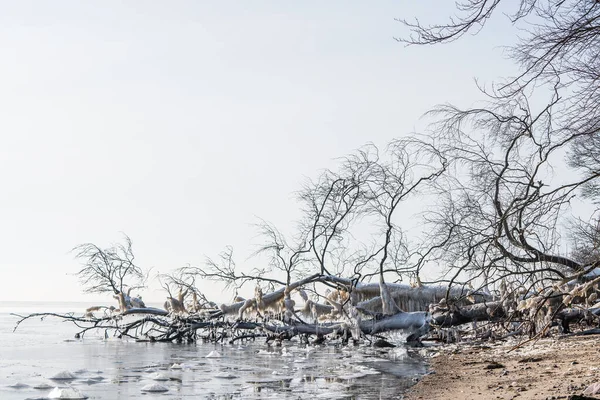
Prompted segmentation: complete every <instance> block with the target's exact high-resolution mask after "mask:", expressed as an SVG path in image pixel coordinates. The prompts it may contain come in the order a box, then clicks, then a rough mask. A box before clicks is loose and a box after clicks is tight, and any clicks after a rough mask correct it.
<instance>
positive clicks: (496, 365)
mask: <svg viewBox="0 0 600 400" xmlns="http://www.w3.org/2000/svg"><path fill="white" fill-rule="evenodd" d="M498 368H505V367H504V365H502V364H500V363H499V362H496V361H492V362H490V363H489V364H488V365H486V366H485V367H483V369H498Z"/></svg>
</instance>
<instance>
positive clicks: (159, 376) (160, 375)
mask: <svg viewBox="0 0 600 400" xmlns="http://www.w3.org/2000/svg"><path fill="white" fill-rule="evenodd" d="M150 378H152V379H153V380H155V381H168V380H169V379H171V377H170V376H169V375H167V374H163V373H161V372H157V373H155V374H152V376H151V377H150Z"/></svg>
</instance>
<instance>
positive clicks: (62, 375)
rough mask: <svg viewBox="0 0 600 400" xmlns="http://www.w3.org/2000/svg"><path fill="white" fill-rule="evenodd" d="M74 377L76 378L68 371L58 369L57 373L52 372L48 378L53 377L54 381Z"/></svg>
mask: <svg viewBox="0 0 600 400" xmlns="http://www.w3.org/2000/svg"><path fill="white" fill-rule="evenodd" d="M75 378H77V377H76V376H75V375H73V373H71V372H69V371H60V372H59V373H57V374H54V375H52V376H51V377H50V379H53V380H55V381H64V380H68V379H75Z"/></svg>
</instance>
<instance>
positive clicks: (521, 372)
mask: <svg viewBox="0 0 600 400" xmlns="http://www.w3.org/2000/svg"><path fill="white" fill-rule="evenodd" d="M517 344H519V341H517V340H516V339H514V338H513V339H511V340H507V341H502V342H491V341H490V342H483V343H478V344H458V345H455V344H453V345H445V346H440V347H439V348H433V349H430V350H431V351H429V355H428V356H427V358H428V361H429V367H430V371H431V372H430V373H429V374H427V375H425V376H424V377H422V378H421V379H420V380H419V382H417V383H416V384H415V385H414V386H412V387H411V388H410V389H408V391H407V392H406V394H405V399H406V400H418V399H423V400H442V399H461V400H462V399H464V400H468V399H472V400H484V399H519V400H521V399H522V400H529V399H536V400H537V399H569V398H570V397H571V396H574V395H582V394H583V392H584V390H585V389H586V388H587V387H588V386H589V385H591V384H593V383H596V382H600V362H599V360H600V337H599V336H573V337H567V338H562V339H559V338H546V339H541V340H539V341H537V342H531V343H527V344H525V345H523V346H521V347H519V348H517V349H514V350H512V351H510V352H509V350H511V349H512V348H514V347H515V346H516V345H517ZM588 396H589V397H586V399H593V398H599V399H600V395H588Z"/></svg>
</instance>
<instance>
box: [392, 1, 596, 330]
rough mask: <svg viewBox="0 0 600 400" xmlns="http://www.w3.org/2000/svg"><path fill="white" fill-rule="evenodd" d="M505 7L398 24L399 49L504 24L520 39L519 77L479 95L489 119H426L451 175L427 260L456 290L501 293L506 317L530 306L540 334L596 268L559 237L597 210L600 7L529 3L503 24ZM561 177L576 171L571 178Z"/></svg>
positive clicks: (477, 7)
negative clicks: (575, 219) (587, 209)
mask: <svg viewBox="0 0 600 400" xmlns="http://www.w3.org/2000/svg"><path fill="white" fill-rule="evenodd" d="M504 4H505V2H500V0H494V1H478V0H465V1H463V2H460V3H457V8H458V16H456V17H454V18H452V19H450V20H449V22H447V23H441V24H433V25H422V24H421V23H419V22H418V20H417V22H414V23H413V22H410V21H407V20H403V21H402V22H403V23H404V25H405V26H406V27H408V28H409V30H410V32H411V33H410V34H408V35H406V36H405V37H402V38H400V39H399V40H400V41H402V42H405V43H408V44H410V45H423V44H438V43H444V42H449V41H453V40H458V39H460V37H461V36H463V35H464V34H466V33H468V32H471V31H475V33H476V32H477V30H478V29H485V24H486V23H487V21H489V20H490V19H491V18H502V16H503V15H504V16H508V18H510V19H511V21H512V22H513V23H514V24H515V25H516V26H518V27H519V28H521V29H520V31H519V38H517V37H516V31H515V44H509V45H510V46H511V47H510V51H509V54H510V56H511V57H512V59H513V60H514V61H515V63H516V65H517V66H518V67H519V72H518V74H517V75H516V76H512V77H508V78H505V79H502V80H501V81H499V82H497V83H495V84H494V85H492V86H491V89H489V90H486V91H484V90H482V96H483V98H484V100H485V103H484V104H483V105H482V106H481V107H474V108H461V107H458V106H454V105H444V106H439V107H437V108H436V109H435V110H433V111H432V113H431V114H430V115H431V116H433V117H435V118H436V119H437V122H436V123H435V124H433V125H432V127H431V130H430V137H431V143H435V144H436V148H437V149H438V150H439V151H440V152H442V153H443V154H444V155H445V157H447V159H448V161H449V169H448V171H449V172H450V173H448V174H446V176H445V179H443V180H442V179H440V180H438V181H437V183H438V185H439V186H438V187H439V197H440V204H439V207H438V208H437V209H436V210H435V211H434V212H431V213H429V214H428V215H427V217H426V218H427V221H428V222H429V223H430V232H432V235H431V236H430V237H428V238H427V241H428V242H429V243H433V245H431V244H428V245H427V246H425V247H424V249H423V250H422V252H421V254H422V255H423V257H422V259H423V260H427V261H429V262H438V263H443V264H445V265H447V266H448V273H449V275H450V278H449V283H450V286H451V285H452V284H453V282H455V281H456V280H458V279H470V280H473V282H476V283H477V282H478V283H479V284H483V285H485V286H486V287H487V285H490V286H492V287H495V288H496V289H497V290H498V295H499V296H500V297H501V299H502V301H504V308H505V309H506V311H507V313H509V314H510V313H517V312H522V311H524V309H523V308H520V307H517V305H516V304H517V303H519V302H520V301H523V300H527V299H531V302H530V303H531V304H530V306H531V307H533V308H532V310H533V311H534V312H533V314H534V315H535V316H534V317H533V318H534V319H540V318H541V320H542V321H543V323H540V322H541V321H536V323H535V324H536V325H537V326H538V329H539V326H545V325H546V323H547V322H548V320H549V319H552V318H553V317H554V316H556V315H557V314H558V313H560V312H561V311H560V310H561V308H563V307H565V306H568V305H570V304H571V302H572V301H574V300H576V299H578V298H579V299H581V298H582V296H574V295H572V294H573V293H572V292H573V290H575V291H577V290H578V289H574V288H573V285H575V286H576V287H579V286H578V285H577V284H576V283H575V284H574V283H573V282H577V281H578V280H579V279H581V278H582V277H584V276H586V275H588V274H589V273H591V272H593V271H596V269H597V268H598V267H599V266H600V258H598V257H595V256H592V257H578V256H577V255H576V254H575V253H574V252H572V251H570V250H569V249H568V241H567V240H565V238H566V237H568V234H565V232H564V230H563V228H562V227H563V226H568V224H569V223H570V221H571V220H572V216H571V206H572V205H573V204H574V202H576V201H586V200H587V201H588V202H590V203H592V204H597V203H595V202H596V200H597V194H598V193H599V191H598V187H600V186H599V182H600V181H599V178H600V139H599V138H600V122H599V121H600V79H599V78H600V75H599V74H598V71H599V70H600V59H599V58H598V54H599V53H600V34H599V33H600V3H599V2H597V1H593V0H585V1H575V0H571V1H558V0H545V1H533V0H521V1H520V2H516V3H514V4H510V3H506V4H507V7H512V12H511V11H509V12H504V13H501V12H500V11H498V10H499V7H500V5H504ZM505 11H506V10H505ZM534 97H535V102H533V101H532V100H531V99H532V98H534ZM543 99H546V100H545V101H542V100H543ZM565 156H566V162H565ZM559 166H560V167H561V169H564V170H566V169H567V168H569V167H570V168H571V169H570V171H569V172H568V176H566V174H558V173H557V171H558V170H559V168H558V167H559ZM579 195H581V197H579V198H577V196H579ZM576 199H577V200H576ZM579 199H581V200H579ZM578 211H579V210H578ZM580 218H583V219H584V221H585V223H587V220H589V219H590V218H591V216H590V215H584V216H581V215H580ZM585 223H584V225H585ZM571 226H572V225H571ZM592 254H593V253H592ZM580 255H581V254H580ZM540 294H543V296H542V297H543V298H542V299H539V296H540ZM584 297H585V296H584ZM534 300H535V301H534ZM565 300H567V301H565ZM520 304H522V303H520Z"/></svg>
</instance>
